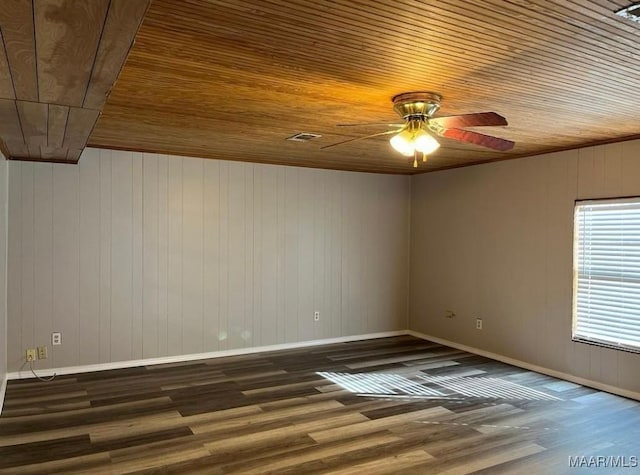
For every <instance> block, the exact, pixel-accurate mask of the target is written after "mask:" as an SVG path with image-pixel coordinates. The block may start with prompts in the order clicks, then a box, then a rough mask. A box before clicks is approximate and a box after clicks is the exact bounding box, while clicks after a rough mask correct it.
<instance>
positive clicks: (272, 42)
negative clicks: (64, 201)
mask: <svg viewBox="0 0 640 475" xmlns="http://www.w3.org/2000/svg"><path fill="white" fill-rule="evenodd" d="M27 3H30V2H27ZM40 3H43V4H55V5H62V4H66V3H70V4H73V5H74V12H73V14H71V12H70V11H69V15H71V17H77V15H78V14H77V13H76V12H75V8H76V6H75V5H76V2H64V0H58V1H53V0H51V1H49V0H43V1H42V2H41V1H40V0H35V5H36V11H35V20H36V40H37V41H36V43H37V46H38V55H37V61H36V65H33V64H32V63H33V60H31V62H29V61H28V59H29V58H33V57H34V55H33V49H34V45H33V42H31V43H29V42H28V41H26V40H24V37H25V36H26V37H28V36H29V33H28V31H26V29H28V28H27V26H28V25H29V22H28V16H29V14H30V13H29V12H23V11H22V10H21V9H20V8H19V5H21V2H19V1H17V0H11V1H8V0H3V2H2V10H3V13H2V15H3V17H4V18H3V24H2V27H3V30H2V33H3V34H4V35H8V34H10V33H11V31H13V32H14V33H12V36H11V37H7V38H5V44H6V46H7V58H0V61H6V60H7V59H8V61H9V64H10V65H11V71H12V74H13V82H14V88H15V95H16V99H18V100H19V101H29V102H31V103H33V104H31V105H28V106H26V107H25V105H22V106H19V107H17V109H16V110H14V111H13V112H11V111H10V109H11V108H10V107H9V106H10V105H11V102H9V103H6V104H4V105H3V106H2V114H4V116H5V117H6V115H8V114H9V115H10V114H14V115H15V114H17V115H18V116H19V117H21V118H24V119H23V122H24V123H26V124H27V127H26V128H27V129H28V130H29V132H28V133H27V134H26V135H28V136H29V137H28V140H27V141H26V143H20V141H19V140H16V141H15V143H13V142H12V143H11V144H9V143H7V146H9V147H11V146H14V147H17V148H19V147H23V148H22V150H21V153H27V152H31V149H30V147H34V146H37V145H40V148H41V150H42V143H43V141H44V138H43V137H44V135H45V130H47V131H48V134H49V135H48V136H49V142H48V143H47V147H50V146H51V145H53V146H54V148H55V147H57V146H59V145H60V142H61V141H62V142H64V141H65V140H66V133H65V137H64V138H60V137H61V132H60V127H56V122H55V121H59V120H62V119H59V118H61V117H64V116H65V115H68V117H69V121H68V122H70V123H72V124H75V123H77V124H78V125H77V127H78V129H77V135H78V137H77V138H75V137H74V138H72V139H70V143H69V147H68V149H69V152H68V153H69V154H70V155H69V156H70V157H71V158H73V157H74V156H76V154H77V150H78V149H79V148H80V146H81V145H82V143H81V142H82V141H81V139H80V137H81V136H82V135H83V133H84V132H86V131H85V130H82V127H87V124H88V123H90V122H91V120H90V119H91V118H90V117H89V118H84V117H79V116H77V114H80V113H84V114H91V113H94V114H95V111H96V110H99V106H100V105H101V103H100V100H99V99H95V102H93V101H89V102H87V101H88V98H90V97H91V95H90V94H88V93H87V96H86V98H84V99H82V94H78V93H77V90H78V88H79V89H80V90H83V89H86V84H87V81H89V82H91V81H90V80H89V79H88V77H89V72H88V71H90V70H91V68H90V67H88V66H87V65H90V64H91V55H90V54H84V53H83V52H82V51H75V50H74V51H73V55H74V57H75V56H78V58H79V59H78V60H77V63H79V64H80V67H78V68H74V74H73V77H69V78H68V79H65V80H63V79H61V78H62V77H64V76H65V74H70V73H68V71H67V70H66V69H65V67H64V64H66V63H64V62H62V60H60V62H59V64H58V65H57V66H55V67H54V66H53V65H49V66H47V67H42V66H41V62H45V63H46V61H49V62H50V61H51V60H52V58H53V59H54V60H55V58H57V54H58V53H57V49H58V48H57V46H56V45H59V46H61V48H60V49H63V48H62V45H65V44H66V42H67V41H71V40H69V38H65V37H64V33H63V32H61V31H59V30H58V29H52V30H51V32H50V33H49V35H48V36H42V39H41V37H40V36H39V35H40V33H39V31H40V29H41V27H40V26H39V25H40V24H41V23H42V22H45V21H52V20H51V19H49V20H47V19H48V16H46V15H42V14H39V13H38V11H39V8H38V7H39V5H40ZM107 3H110V4H111V9H110V10H113V9H114V5H117V4H118V3H119V2H117V0H112V1H111V2H106V0H105V1H102V0H92V1H91V2H77V4H78V8H79V5H83V6H84V10H86V17H87V18H88V19H91V21H92V22H94V23H95V24H100V21H99V20H100V19H102V18H104V9H105V5H106V4H107ZM121 3H123V4H124V3H125V2H124V0H122V2H121ZM126 3H127V4H128V3H129V2H128V1H127V2H126ZM629 3H630V2H628V1H626V0H567V1H562V2H557V1H552V0H483V1H482V2H474V1H460V0H427V1H413V0H380V1H376V2H373V1H368V0H334V1H321V0H317V1H306V0H268V1H267V0H264V1H263V0H252V1H250V2H240V1H235V0H228V1H223V0H180V1H178V0H154V1H153V2H152V3H151V6H150V7H149V10H148V11H147V14H146V17H145V19H144V21H143V24H142V26H141V28H140V30H139V32H138V35H137V38H136V44H135V45H134V47H133V48H132V50H131V54H130V55H129V58H128V60H127V63H126V65H125V67H124V68H123V70H122V73H121V75H120V78H119V79H118V82H117V84H116V85H115V87H114V89H113V91H112V93H111V95H110V96H109V99H108V101H107V103H106V106H105V108H104V110H103V114H102V116H101V117H100V118H99V120H98V122H97V124H96V127H95V128H94V130H93V132H92V133H91V136H90V139H89V144H90V145H92V146H98V147H108V148H118V149H128V150H141V151H150V152H160V153H169V154H176V155H190V156H202V157H209V158H218V159H229V160H243V161H255V162H264V163H282V164H290V165H299V166H310V167H321V168H334V169H346V170H365V171H374V172H389V173H415V172H423V171H430V170H437V169H442V168H450V167H457V166H464V165H470V164H474V163H479V162H486V161H492V160H502V159H508V158H514V157H519V156H527V155H535V154H539V153H543V152H548V151H553V150H561V149H566V148H574V147H578V146H582V145H585V144H590V143H596V142H610V141H618V140H624V139H628V138H631V137H635V136H637V134H639V133H640V129H639V127H638V125H637V111H638V110H640V94H638V93H637V91H638V86H640V80H639V79H638V78H640V74H639V73H640V61H639V59H638V53H637V40H638V35H639V33H640V24H637V23H633V22H631V21H629V20H625V19H622V18H619V17H617V16H615V15H614V14H613V12H614V11H615V10H618V9H620V8H621V7H624V6H627V5H628V4H629ZM9 5H10V6H9ZM89 5H90V6H89ZM56 8H58V7H56ZM59 8H60V9H62V8H63V7H62V6H60V7H59ZM67 8H69V7H67ZM122 8H124V7H122ZM7 11H13V13H14V15H13V17H12V19H11V21H9V20H10V19H9V18H7ZM83 14H84V13H83ZM65 18H66V17H65ZM129 20H130V18H129V15H125V14H122V15H121V16H119V17H118V19H117V20H114V22H113V24H117V25H118V26H120V25H122V24H124V23H126V22H127V21H129ZM12 22H13V23H15V25H16V26H15V27H14V28H13V30H12V29H11V28H10V26H11V24H13V23H12ZM4 23H6V24H7V25H8V26H9V29H8V30H7V31H5V29H4V28H5V25H4ZM67 23H68V22H67ZM109 25H110V23H109V21H107V23H106V26H105V31H104V33H103V40H102V41H101V42H100V45H102V43H104V42H105V40H104V37H105V36H106V35H107V27H108V26H109ZM42 28H44V27H42ZM78 28H80V26H79V27H78ZM85 30H87V32H86V34H85V35H84V40H83V42H82V44H83V45H84V44H87V45H91V46H92V48H89V49H93V50H94V51H95V49H96V48H95V46H96V41H98V40H97V38H96V37H95V35H94V36H92V33H91V31H93V32H94V33H95V30H92V27H89V26H87V25H84V24H83V25H82V31H85ZM68 36H69V35H68ZM111 41H112V42H111V43H108V44H105V48H104V50H109V49H110V48H112V47H113V48H115V47H116V46H118V45H119V46H120V47H121V48H122V47H124V44H126V41H125V42H124V43H122V44H120V43H118V45H116V44H115V43H116V39H112V40H111ZM48 42H51V44H47V43H48ZM43 43H45V44H44V46H42V48H41V44H43ZM16 54H19V55H22V56H23V57H25V58H26V59H25V60H22V66H21V67H20V68H18V67H15V68H16V69H19V70H18V71H15V73H14V71H13V69H14V61H13V60H12V58H13V57H14V56H12V55H16ZM65 54H67V53H65ZM41 55H50V56H51V57H48V58H43V57H41ZM45 59H46V61H45ZM82 65H84V66H82ZM35 66H37V68H36V67H35ZM34 68H35V69H36V70H37V72H38V73H40V72H41V71H43V73H42V74H38V75H37V82H36V81H35V80H34V71H33V70H34ZM0 69H1V68H0ZM44 70H46V71H44ZM94 70H95V68H94ZM65 71H67V72H66V73H65ZM3 77H4V80H3V81H0V84H4V85H3V86H0V90H4V94H5V95H4V96H3V97H6V99H8V100H9V101H11V100H13V98H12V97H11V92H12V89H11V87H9V86H8V83H7V78H6V74H5V76H3ZM16 77H18V81H16ZM16 82H19V83H20V85H19V86H18V87H16V86H15V83H16ZM36 85H37V87H36ZM23 89H24V90H23ZM90 89H91V88H90ZM415 90H427V91H436V92H439V93H441V94H442V95H443V97H444V100H443V103H442V108H441V110H440V112H439V114H441V115H451V114H461V113H471V112H481V111H496V112H498V113H500V114H502V115H504V116H505V117H506V118H507V119H508V121H509V125H508V126H506V127H505V126H499V127H485V128H484V129H482V128H477V129H474V130H476V131H478V132H484V133H488V134H491V135H496V136H499V137H503V138H506V139H509V140H513V141H515V142H516V146H515V148H514V149H512V150H511V151H508V152H496V151H491V150H488V149H484V148H481V147H478V146H474V145H466V144H462V143H460V142H456V141H452V140H450V139H446V138H438V140H439V141H440V142H441V144H442V147H441V148H440V149H439V150H438V151H436V152H435V153H434V154H433V155H432V156H431V158H430V160H429V162H428V163H427V164H426V165H425V166H422V165H421V167H420V168H418V169H416V170H414V169H413V168H412V167H411V165H410V163H409V161H408V160H407V159H406V158H405V157H402V156H401V155H399V154H398V153H397V152H395V151H393V150H392V149H391V147H390V146H389V142H388V137H379V138H374V139H369V140H363V141H357V142H353V143H349V144H345V145H342V146H338V147H334V148H329V149H325V150H322V149H321V147H322V146H323V145H327V144H331V143H333V142H337V141H340V140H344V139H347V138H351V137H356V136H358V135H366V134H371V133H375V132H380V131H381V130H380V128H376V127H362V128H344V127H342V128H341V127H337V126H336V124H340V123H349V122H370V121H373V122H379V121H383V122H387V121H393V122H397V117H396V116H395V114H394V112H393V111H392V104H391V101H390V99H391V97H392V96H393V95H395V94H398V93H401V92H406V91H415ZM36 91H39V94H40V96H37V95H36ZM100 91H102V92H104V88H103V89H101V90H100ZM97 95H98V96H100V95H99V94H97ZM100 97H104V96H100ZM38 102H40V103H47V102H50V103H51V104H56V105H60V106H63V108H62V109H58V108H55V107H54V108H53V109H51V106H50V105H43V104H37V103H38ZM67 108H68V113H67ZM74 108H76V109H74ZM83 108H84V109H87V111H84V109H83ZM45 109H48V110H49V119H50V120H51V118H52V117H56V118H57V119H54V124H52V125H48V126H45V123H44V121H43V120H42V119H41V118H42V115H43V114H44V113H45V112H44V111H45ZM30 117H33V119H29V118H30ZM37 117H40V120H36V118H37ZM72 117H73V119H74V120H73V121H72V120H71V119H72ZM4 127H5V128H7V133H3V136H4V135H6V136H7V137H19V134H18V133H17V128H16V125H15V119H14V120H13V122H11V121H9V122H8V123H7V125H5V126H4ZM12 127H13V128H12ZM24 128H25V127H24V126H23V132H24ZM14 129H15V130H14ZM67 129H68V126H67ZM296 132H311V133H318V134H321V135H322V137H321V138H319V139H315V140H312V141H309V142H291V141H286V140H285V138H286V137H288V136H290V135H292V134H294V133H296ZM51 137H54V139H53V144H51V139H50V138H51ZM44 150H45V152H46V153H50V150H49V149H48V148H46V149H44ZM46 153H43V155H46Z"/></svg>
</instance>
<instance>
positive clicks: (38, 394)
mask: <svg viewBox="0 0 640 475" xmlns="http://www.w3.org/2000/svg"><path fill="white" fill-rule="evenodd" d="M322 372H326V373H324V374H325V376H327V377H326V378H325V377H324V376H323V375H322V374H319V373H322ZM337 374H341V375H344V378H343V379H342V380H340V379H335V377H336V376H335V375H337ZM330 375H333V376H330ZM349 377H352V378H354V379H353V381H356V382H357V385H355V386H349V385H348V384H346V383H345V381H348V380H349ZM345 378H346V379H345ZM438 378H445V379H438ZM340 381H341V382H340ZM451 381H456V384H457V385H456V384H453V385H452V384H449V383H450V382H451ZM501 385H502V386H504V387H506V388H509V390H508V391H503V392H502V393H500V392H499V391H498V388H499V387H500V386H501ZM465 388H466V389H465ZM434 391H436V392H434ZM465 391H466V392H465ZM536 391H537V392H536ZM523 394H525V395H533V396H531V397H529V398H523V397H521V396H522V395H523ZM536 395H537V396H540V397H537V396H536ZM534 396H536V397H534ZM552 396H553V398H552ZM545 398H546V399H545ZM554 398H555V399H554ZM637 440H640V403H639V402H638V401H633V400H630V399H625V398H620V397H617V396H613V395H611V394H607V393H603V392H600V391H597V390H595V389H591V388H585V387H582V386H578V385H575V384H573V383H566V382H563V381H559V380H557V379H554V378H550V377H548V376H544V375H541V374H538V373H535V372H531V371H524V370H521V369H518V368H515V367H513V366H509V365H506V364H504V363H500V362H496V361H492V360H490V359H488V358H484V357H481V356H477V355H472V354H469V353H465V352H462V351H460V350H454V349H452V348H447V347H444V346H441V345H438V344H435V343H430V342H425V341H423V340H419V339H417V338H413V337H408V336H401V337H392V338H384V339H376V340H368V341H361V342H352V343H340V344H331V345H322V346H317V347H310V348H298V349H289V350H284V351H277V352H264V353H259V354H249V355H240V356H238V357H224V358H219V359H209V360H203V361H201V362H181V363H175V364H169V365H158V366H149V367H144V366H143V367H138V368H127V369H122V370H110V371H103V372H96V373H86V374H78V375H66V376H61V377H58V378H56V379H55V380H54V381H52V382H51V383H44V382H41V381H36V380H19V381H9V384H8V387H7V393H6V399H5V407H4V411H3V413H2V415H1V416H0V474H5V473H6V474H14V473H15V474H38V475H40V474H66V473H87V474H92V475H93V474H110V475H111V474H124V473H132V474H138V475H143V474H144V475H150V474H159V473H162V474H176V475H177V474H179V475H184V474H197V475H200V474H208V473H213V474H222V473H246V474H261V473H277V474H278V475H287V474H291V475H298V474H302V473H341V474H352V473H358V474H360V473H366V474H367V475H369V474H378V473H412V474H413V473H450V474H457V473H460V474H466V473H496V472H499V473H562V472H563V471H565V470H566V469H567V457H568V455H575V454H577V453H581V454H582V453H584V455H587V456H588V455H597V454H599V453H607V454H612V455H618V456H625V455H626V456H627V457H630V456H632V455H636V453H635V452H636V451H637Z"/></svg>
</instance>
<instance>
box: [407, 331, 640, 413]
mask: <svg viewBox="0 0 640 475" xmlns="http://www.w3.org/2000/svg"><path fill="white" fill-rule="evenodd" d="M407 334H408V335H412V336H415V337H417V338H422V339H423V340H427V341H432V342H434V343H440V344H441V345H446V346H450V347H452V348H455V349H457V350H462V351H466V352H468V353H473V354H475V355H480V356H484V357H486V358H491V359H492V360H496V361H501V362H503V363H506V364H510V365H512V366H518V367H519V368H524V369H528V370H529V371H535V372H536V373H542V374H546V375H547V376H552V377H554V378H558V379H564V380H565V381H571V382H572V383H576V384H580V385H582V386H588V387H590V388H594V389H599V390H600V391H605V392H608V393H612V394H615V395H617V396H623V397H626V398H629V399H635V400H636V401H640V393H638V392H635V391H629V390H627V389H622V388H618V387H616V386H611V385H609V384H604V383H599V382H598V381H592V380H590V379H585V378H580V377H578V376H574V375H572V374H568V373H563V372H561V371H556V370H553V369H549V368H545V367H543V366H538V365H534V364H531V363H527V362H525V361H520V360H517V359H515V358H509V357H508V356H502V355H499V354H497V353H492V352H490V351H485V350H480V349H478V348H474V347H472V346H467V345H462V344H460V343H456V342H454V341H450V340H445V339H444V338H439V337H437V336H432V335H426V334H424V333H420V332H417V331H414V330H407Z"/></svg>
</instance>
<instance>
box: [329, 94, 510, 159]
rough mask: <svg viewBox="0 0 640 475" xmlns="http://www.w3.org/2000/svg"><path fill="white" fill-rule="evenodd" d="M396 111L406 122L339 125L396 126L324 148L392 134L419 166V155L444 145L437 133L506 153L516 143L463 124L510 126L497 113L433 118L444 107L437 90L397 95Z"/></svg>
mask: <svg viewBox="0 0 640 475" xmlns="http://www.w3.org/2000/svg"><path fill="white" fill-rule="evenodd" d="M392 101H393V110H394V111H395V112H396V113H397V114H398V115H399V116H400V117H402V119H403V120H404V123H402V124H389V123H377V122H372V123H362V124H338V127H360V126H386V127H394V129H393V130H387V131H385V132H380V133H377V134H371V135H365V136H363V137H355V138H352V139H348V140H343V141H342V142H337V143H334V144H330V145H325V146H324V147H320V148H323V149H324V148H329V147H335V146H336V145H342V144H345V143H348V142H355V141H356V140H364V139H368V138H372V137H379V136H381V135H391V134H394V135H393V137H391V140H390V141H389V142H390V143H391V146H392V147H393V148H394V149H395V150H396V151H398V152H400V153H401V154H402V155H405V156H407V157H411V156H413V166H414V168H415V167H417V166H418V157H419V155H420V154H421V155H422V161H423V162H426V161H427V155H429V154H430V153H433V152H435V151H436V150H437V149H438V147H440V144H439V143H438V141H437V140H436V139H435V137H434V135H437V136H439V137H446V138H449V139H453V140H458V141H460V142H466V143H471V144H474V145H481V146H483V147H487V148H490V149H493V150H499V151H501V152H506V151H507V150H511V149H512V148H513V146H514V145H515V143H514V142H512V141H511V140H506V139H501V138H498V137H492V136H490V135H484V134H480V133H478V132H473V131H471V130H464V129H463V127H478V126H491V125H507V119H505V118H504V117H502V116H501V115H500V114H497V113H495V112H478V113H475V114H461V115H452V116H444V117H435V118H434V117H432V116H433V114H435V113H436V112H437V111H438V109H439V108H440V102H441V101H442V96H441V95H440V94H438V93H436V92H422V91H420V92H404V93H402V94H398V95H396V96H393V98H392Z"/></svg>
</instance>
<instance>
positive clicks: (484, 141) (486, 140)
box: [440, 129, 515, 152]
mask: <svg viewBox="0 0 640 475" xmlns="http://www.w3.org/2000/svg"><path fill="white" fill-rule="evenodd" d="M440 135H441V136H443V137H447V138H449V139H454V140H458V141H460V142H467V143H472V144H475V145H481V146H483V147H487V148H491V149H493V150H499V151H501V152H506V151H507V150H511V149H512V148H513V146H514V145H515V142H512V141H511V140H506V139H501V138H498V137H491V136H490V135H484V134H479V133H478V132H472V131H470V130H462V129H445V130H444V131H443V132H442V133H441V134H440Z"/></svg>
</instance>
